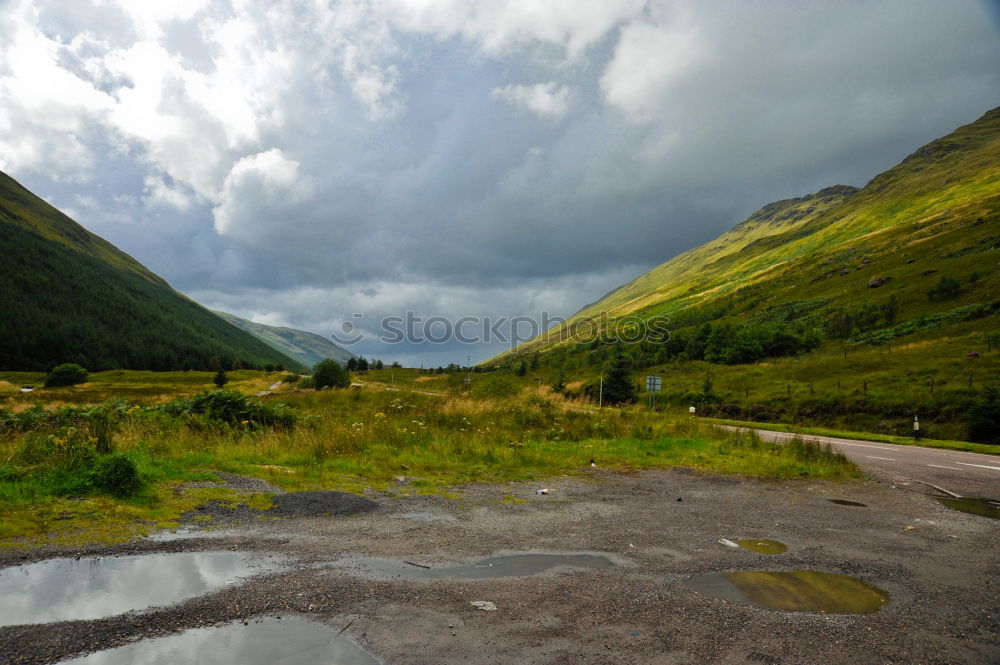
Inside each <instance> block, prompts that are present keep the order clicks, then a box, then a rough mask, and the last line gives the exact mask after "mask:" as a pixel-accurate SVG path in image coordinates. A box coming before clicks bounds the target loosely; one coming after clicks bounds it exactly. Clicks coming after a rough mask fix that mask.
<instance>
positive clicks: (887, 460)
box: [865, 455, 896, 462]
mask: <svg viewBox="0 0 1000 665" xmlns="http://www.w3.org/2000/svg"><path fill="white" fill-rule="evenodd" d="M865 457H867V458H868V459H884V460H885V461H886V462H895V461H896V460H894V459H892V458H891V457H875V456H874V455H865Z"/></svg>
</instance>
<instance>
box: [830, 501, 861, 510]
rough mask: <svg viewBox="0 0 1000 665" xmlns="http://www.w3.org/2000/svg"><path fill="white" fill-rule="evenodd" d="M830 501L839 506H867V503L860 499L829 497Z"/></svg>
mask: <svg viewBox="0 0 1000 665" xmlns="http://www.w3.org/2000/svg"><path fill="white" fill-rule="evenodd" d="M827 501H829V502H830V503H835V504H837V505H838V506H858V507H860V508H867V507H868V504H867V503H861V502H860V501H848V500H847V499H827Z"/></svg>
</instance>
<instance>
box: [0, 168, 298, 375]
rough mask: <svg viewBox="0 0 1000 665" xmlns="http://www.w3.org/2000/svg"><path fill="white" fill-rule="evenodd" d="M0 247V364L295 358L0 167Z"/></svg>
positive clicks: (154, 366) (102, 366) (182, 365)
mask: <svg viewBox="0 0 1000 665" xmlns="http://www.w3.org/2000/svg"><path fill="white" fill-rule="evenodd" d="M0 256H3V257H4V258H3V261H0V311H3V312H4V316H3V317H0V340H3V342H4V344H2V345H0V369H5V370H26V371H47V370H48V369H49V368H50V367H52V366H53V365H56V364H58V363H62V362H73V363H77V364H80V365H82V366H84V367H85V368H87V369H88V370H91V371H100V370H107V369H142V370H177V369H208V368H209V367H210V366H211V365H212V364H214V359H218V361H219V362H220V363H222V364H223V365H224V366H225V367H226V368H227V369H228V368H230V367H235V366H239V365H242V366H244V367H260V366H264V365H266V364H274V365H279V364H280V365H284V366H288V367H293V368H297V367H299V364H298V362H297V361H295V360H293V359H292V358H289V357H288V356H286V355H284V354H282V353H279V352H278V351H276V350H275V349H273V348H272V347H270V346H268V345H267V344H264V343H263V342H261V341H260V340H258V339H256V338H254V337H253V336H252V335H249V334H248V333H246V332H244V331H242V330H240V329H239V328H236V327H235V326H232V325H230V324H229V323H226V322H225V321H223V320H222V319H219V317H217V316H215V315H214V314H212V313H211V312H210V311H208V310H207V309H205V308H204V307H202V306H201V305H199V304H198V303H196V302H194V301H193V300H191V299H190V298H188V297H187V296H185V295H183V294H181V293H179V292H177V291H175V290H174V289H172V288H171V287H170V286H169V284H167V282H166V281H165V280H164V279H162V278H161V277H159V276H158V275H156V274H155V273H153V272H152V271H150V270H148V269H147V268H146V267H145V266H143V265H142V264H141V263H139V262H138V261H136V260H135V259H133V258H132V257H130V256H129V255H128V254H125V253H124V252H122V251H121V250H119V249H118V248H116V247H115V246H114V245H112V244H111V243H110V242H108V241H106V240H104V239H103V238H101V237H99V236H97V235H95V234H92V233H90V232H89V231H87V230H86V229H85V228H83V227H82V226H80V225H79V224H78V223H77V222H75V221H74V220H72V219H71V218H69V217H68V216H66V215H65V214H64V213H62V212H60V211H59V210H57V209H56V208H54V207H53V206H51V205H50V204H48V203H47V202H45V201H44V200H42V199H41V198H40V197H37V196H35V195H34V194H32V193H31V192H30V191H29V190H27V189H26V188H24V187H23V186H21V185H20V184H19V183H18V182H17V181H16V180H14V179H13V178H11V177H10V176H8V175H7V174H3V173H0Z"/></svg>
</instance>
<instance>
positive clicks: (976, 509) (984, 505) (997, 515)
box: [938, 497, 1000, 519]
mask: <svg viewBox="0 0 1000 665" xmlns="http://www.w3.org/2000/svg"><path fill="white" fill-rule="evenodd" d="M938 501H940V502H941V503H943V504H944V505H946V506H948V507H949V508H951V509H952V510H960V511H962V512H963V513H971V514H972V515H979V516H980V517H992V518H993V519H1000V500H998V499H969V498H962V499H953V498H951V497H938Z"/></svg>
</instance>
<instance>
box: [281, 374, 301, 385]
mask: <svg viewBox="0 0 1000 665" xmlns="http://www.w3.org/2000/svg"><path fill="white" fill-rule="evenodd" d="M299 378H300V377H299V375H298V374H289V375H288V376H286V377H285V378H283V379H282V380H281V382H282V383H289V384H292V383H298V382H299Z"/></svg>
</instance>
